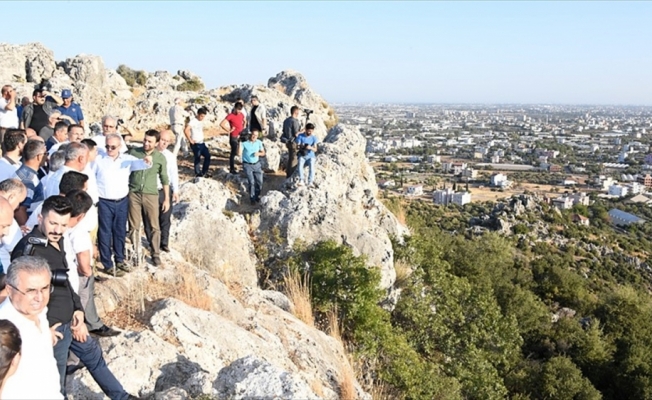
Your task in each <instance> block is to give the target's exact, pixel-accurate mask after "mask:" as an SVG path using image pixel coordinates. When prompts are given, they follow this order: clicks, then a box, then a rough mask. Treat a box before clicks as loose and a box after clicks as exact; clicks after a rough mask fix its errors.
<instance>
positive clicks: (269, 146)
mask: <svg viewBox="0 0 652 400" xmlns="http://www.w3.org/2000/svg"><path fill="white" fill-rule="evenodd" d="M263 146H265V157H261V159H260V162H261V166H262V168H263V170H264V171H267V172H276V171H278V170H279V169H280V168H281V147H280V146H281V143H280V142H274V141H272V140H270V139H267V138H264V139H263ZM283 147H285V146H283Z"/></svg>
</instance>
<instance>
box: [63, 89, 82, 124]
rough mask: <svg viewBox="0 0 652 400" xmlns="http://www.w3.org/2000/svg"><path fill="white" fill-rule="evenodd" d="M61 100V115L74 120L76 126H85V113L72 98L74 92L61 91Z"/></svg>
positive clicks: (68, 90)
mask: <svg viewBox="0 0 652 400" xmlns="http://www.w3.org/2000/svg"><path fill="white" fill-rule="evenodd" d="M61 99H62V100H63V105H61V106H59V111H61V115H66V116H68V117H70V118H72V119H73V121H75V122H73V123H74V124H77V125H81V126H82V127H83V126H84V113H83V112H82V108H81V106H80V105H79V104H77V103H75V102H74V101H73V98H72V91H71V90H70V89H63V90H62V91H61Z"/></svg>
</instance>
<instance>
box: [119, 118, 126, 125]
mask: <svg viewBox="0 0 652 400" xmlns="http://www.w3.org/2000/svg"><path fill="white" fill-rule="evenodd" d="M124 123H125V121H124V120H123V119H122V118H120V119H118V126H120V125H124Z"/></svg>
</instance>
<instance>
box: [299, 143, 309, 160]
mask: <svg viewBox="0 0 652 400" xmlns="http://www.w3.org/2000/svg"><path fill="white" fill-rule="evenodd" d="M297 155H298V156H299V157H305V156H306V155H308V145H307V144H302V145H300V146H299V148H298V149H297Z"/></svg>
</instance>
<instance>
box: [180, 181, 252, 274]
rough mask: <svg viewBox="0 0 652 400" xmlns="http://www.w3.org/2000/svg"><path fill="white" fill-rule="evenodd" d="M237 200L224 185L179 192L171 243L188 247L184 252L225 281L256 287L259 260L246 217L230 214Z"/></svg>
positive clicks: (204, 183)
mask: <svg viewBox="0 0 652 400" xmlns="http://www.w3.org/2000/svg"><path fill="white" fill-rule="evenodd" d="M236 202H237V200H236V198H235V196H234V195H233V193H232V192H231V191H230V190H229V189H228V188H227V187H226V186H224V184H222V183H221V182H217V181H215V180H211V179H201V180H199V181H198V182H197V183H187V184H185V185H184V186H183V188H182V189H181V190H180V204H179V205H177V206H176V207H175V208H174V219H175V221H174V223H173V224H172V229H171V231H170V240H173V241H175V242H177V243H185V247H184V252H185V254H186V257H187V259H188V260H189V261H193V262H195V263H197V264H198V265H201V266H202V268H205V269H206V270H208V271H215V273H216V274H218V275H219V276H221V277H222V278H223V280H224V281H229V282H238V283H240V284H242V285H244V286H249V287H255V286H256V283H257V277H256V262H257V260H256V256H255V255H254V248H253V245H252V243H251V239H250V238H249V234H248V230H249V227H248V225H247V222H246V221H245V219H244V217H243V216H242V215H240V214H238V213H235V212H233V211H230V210H231V209H233V207H234V206H235V204H236Z"/></svg>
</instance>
